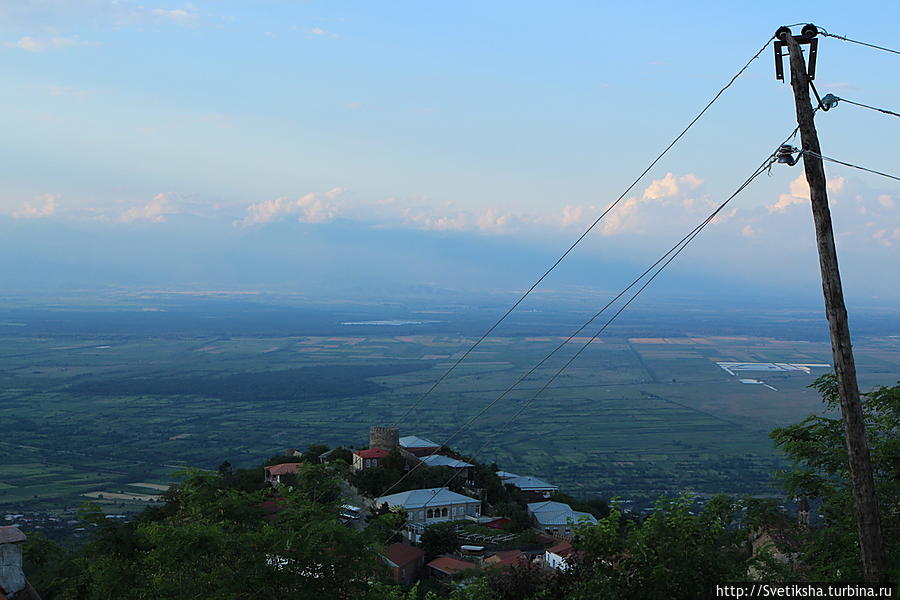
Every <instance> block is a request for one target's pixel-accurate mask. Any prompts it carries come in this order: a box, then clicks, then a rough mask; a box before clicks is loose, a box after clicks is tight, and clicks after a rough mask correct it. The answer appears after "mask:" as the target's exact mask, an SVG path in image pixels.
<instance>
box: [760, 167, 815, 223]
mask: <svg viewBox="0 0 900 600" xmlns="http://www.w3.org/2000/svg"><path fill="white" fill-rule="evenodd" d="M807 202H809V184H808V183H806V176H805V175H803V174H802V173H801V174H800V175H798V176H797V178H796V179H794V180H793V181H791V183H790V184H789V185H788V193H787V194H781V195H779V196H778V201H777V202H775V203H774V204H770V205H768V206H766V208H767V209H769V212H770V213H775V212H784V211H785V209H787V207H789V206H791V205H793V204H805V203H807Z"/></svg>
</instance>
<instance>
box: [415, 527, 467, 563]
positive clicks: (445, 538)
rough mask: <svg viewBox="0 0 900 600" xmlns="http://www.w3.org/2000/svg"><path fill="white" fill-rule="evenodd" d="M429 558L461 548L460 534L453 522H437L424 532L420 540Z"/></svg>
mask: <svg viewBox="0 0 900 600" xmlns="http://www.w3.org/2000/svg"><path fill="white" fill-rule="evenodd" d="M419 545H421V546H422V550H424V551H425V555H426V557H427V558H433V557H435V556H439V555H441V554H452V553H453V552H456V551H457V550H459V535H458V534H457V533H456V529H455V527H454V525H453V524H452V523H435V524H434V525H429V526H428V527H426V528H425V531H423V532H422V537H421V539H420V541H419Z"/></svg>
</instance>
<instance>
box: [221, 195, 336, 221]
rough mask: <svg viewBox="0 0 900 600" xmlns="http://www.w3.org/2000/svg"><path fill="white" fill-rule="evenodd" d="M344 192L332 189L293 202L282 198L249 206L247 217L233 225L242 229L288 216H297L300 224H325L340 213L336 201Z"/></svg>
mask: <svg viewBox="0 0 900 600" xmlns="http://www.w3.org/2000/svg"><path fill="white" fill-rule="evenodd" d="M345 191H346V190H345V189H344V188H333V189H331V190H329V191H327V192H325V193H316V192H312V193H309V194H306V195H305V196H301V197H299V198H297V199H294V200H291V199H290V198H284V197H282V198H275V199H274V200H266V201H265V202H260V203H259V204H251V205H250V206H248V207H247V216H246V217H244V218H243V219H242V220H240V221H235V224H236V225H242V226H244V227H247V226H250V225H259V224H262V223H269V222H271V221H276V220H279V219H282V218H284V217H285V216H288V215H299V216H298V217H297V220H298V221H300V222H301V223H327V222H329V221H332V220H333V219H334V218H335V217H336V216H337V215H338V213H339V212H340V210H341V207H340V206H339V204H338V199H339V197H340V196H341V195H342V194H343V193H344V192H345Z"/></svg>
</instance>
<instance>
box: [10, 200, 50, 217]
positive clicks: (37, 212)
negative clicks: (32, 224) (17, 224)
mask: <svg viewBox="0 0 900 600" xmlns="http://www.w3.org/2000/svg"><path fill="white" fill-rule="evenodd" d="M57 200H59V195H58V194H44V195H43V196H38V197H36V198H33V199H32V200H26V201H25V202H23V203H22V206H21V208H19V210H17V211H15V212H13V213H12V216H13V218H15V219H43V218H45V217H49V216H50V215H52V214H53V213H55V212H56V201H57Z"/></svg>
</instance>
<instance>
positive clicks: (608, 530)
mask: <svg viewBox="0 0 900 600" xmlns="http://www.w3.org/2000/svg"><path fill="white" fill-rule="evenodd" d="M692 507H693V501H692V500H691V499H690V498H687V497H680V498H660V499H659V500H657V502H656V504H655V506H654V509H653V512H652V513H651V514H650V516H648V517H647V518H646V519H644V520H643V521H642V522H636V521H629V520H628V519H627V518H626V517H625V515H624V514H623V513H622V512H621V510H620V509H619V508H618V507H615V506H614V507H613V508H612V509H611V510H610V513H609V515H608V516H607V517H605V518H603V519H600V520H599V522H598V525H597V526H596V527H581V528H579V529H578V533H577V535H576V541H575V545H576V547H577V548H579V549H580V550H582V551H583V552H584V553H585V554H584V558H583V559H582V560H581V561H579V562H578V563H577V564H575V565H573V568H572V569H571V573H569V574H568V576H569V577H570V581H569V582H568V590H567V592H566V596H565V597H566V598H570V597H571V598H572V599H573V600H575V599H577V600H581V599H585V600H586V599H587V598H597V597H602V598H609V599H619V598H622V599H624V598H634V599H643V598H647V599H650V598H672V599H681V598H684V599H690V598H700V597H705V596H706V595H707V594H708V592H709V588H710V586H712V585H714V584H715V583H723V582H728V581H744V580H746V579H747V573H748V567H749V566H750V565H751V561H752V558H751V553H750V548H749V544H748V541H747V531H746V530H745V529H744V528H742V527H738V526H736V517H737V515H738V514H740V512H742V511H741V508H742V507H741V506H740V505H739V504H737V503H735V502H733V501H731V500H730V499H728V498H725V497H717V498H713V499H712V500H710V501H709V502H708V503H707V504H706V506H705V508H704V510H703V511H702V512H701V513H700V514H696V515H695V514H692V510H691V509H692Z"/></svg>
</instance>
